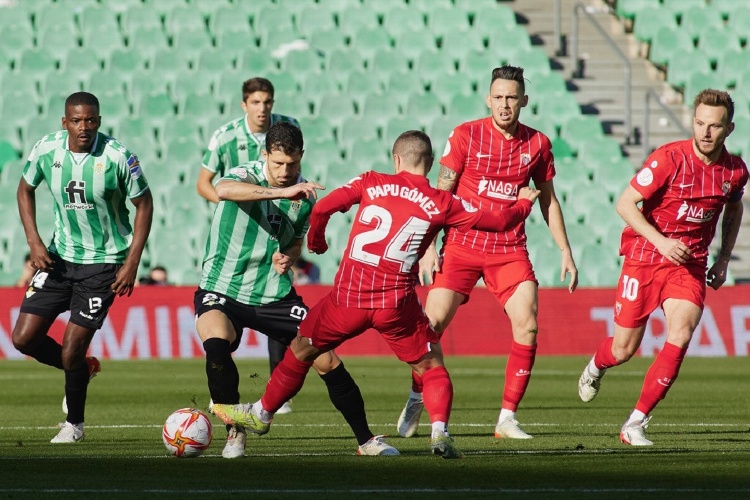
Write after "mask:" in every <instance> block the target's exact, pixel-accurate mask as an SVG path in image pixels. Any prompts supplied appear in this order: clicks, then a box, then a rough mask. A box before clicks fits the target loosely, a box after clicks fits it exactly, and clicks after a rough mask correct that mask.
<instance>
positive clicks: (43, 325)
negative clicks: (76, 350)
mask: <svg viewBox="0 0 750 500" xmlns="http://www.w3.org/2000/svg"><path fill="white" fill-rule="evenodd" d="M53 321H54V320H52V319H47V318H43V317H41V316H37V315H35V314H29V313H23V312H22V313H20V314H19V315H18V320H17V321H16V324H15V326H14V327H13V333H12V339H13V347H15V348H16V349H18V351H19V352H21V353H22V354H25V355H26V356H29V357H32V358H34V359H36V360H37V361H39V362H40V363H44V364H45V365H49V366H52V367H54V368H58V369H60V370H62V369H63V366H62V346H61V345H60V344H58V343H57V341H55V339H53V338H52V337H50V336H48V335H47V332H49V329H50V327H51V326H52V323H53Z"/></svg>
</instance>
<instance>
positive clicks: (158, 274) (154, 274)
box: [138, 266, 171, 286]
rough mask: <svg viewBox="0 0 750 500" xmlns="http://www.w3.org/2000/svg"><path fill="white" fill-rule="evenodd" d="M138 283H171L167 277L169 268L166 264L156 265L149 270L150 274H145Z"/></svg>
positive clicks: (157, 284) (162, 284)
mask: <svg viewBox="0 0 750 500" xmlns="http://www.w3.org/2000/svg"><path fill="white" fill-rule="evenodd" d="M138 284H140V285H156V286H164V285H170V284H171V283H169V281H168V278H167V269H166V268H165V267H164V266H154V267H152V268H151V271H149V273H148V276H144V277H142V278H141V279H140V280H138Z"/></svg>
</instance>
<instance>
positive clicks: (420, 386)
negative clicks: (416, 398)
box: [411, 370, 424, 394]
mask: <svg viewBox="0 0 750 500" xmlns="http://www.w3.org/2000/svg"><path fill="white" fill-rule="evenodd" d="M411 390H412V391H414V392H418V393H420V394H421V393H422V391H423V390H424V381H422V377H420V376H419V375H418V374H417V372H415V371H414V370H412V371H411Z"/></svg>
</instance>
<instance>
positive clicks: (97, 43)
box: [81, 25, 125, 61]
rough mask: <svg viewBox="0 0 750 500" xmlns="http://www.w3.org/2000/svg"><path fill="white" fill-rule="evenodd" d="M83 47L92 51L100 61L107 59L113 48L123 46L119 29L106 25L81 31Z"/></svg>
mask: <svg viewBox="0 0 750 500" xmlns="http://www.w3.org/2000/svg"><path fill="white" fill-rule="evenodd" d="M81 40H82V42H81V43H82V46H83V48H84V49H86V50H88V51H89V52H92V53H93V54H94V55H95V56H96V58H97V59H98V60H100V61H108V60H109V58H110V56H111V55H112V51H113V50H115V49H122V48H124V47H125V44H124V41H123V39H122V36H120V32H119V30H114V31H113V30H112V28H110V27H107V26H104V25H102V26H94V27H92V28H90V29H87V30H86V31H84V32H83V35H82V37H81Z"/></svg>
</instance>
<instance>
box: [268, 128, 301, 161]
mask: <svg viewBox="0 0 750 500" xmlns="http://www.w3.org/2000/svg"><path fill="white" fill-rule="evenodd" d="M304 147H305V141H304V140H303V139H302V131H301V130H300V129H299V128H298V127H296V126H295V125H294V124H292V123H289V122H278V123H274V124H273V125H272V126H271V128H269V129H268V133H267V134H266V152H267V153H271V151H281V152H282V153H285V154H288V155H293V154H295V153H302V151H303V150H304Z"/></svg>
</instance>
